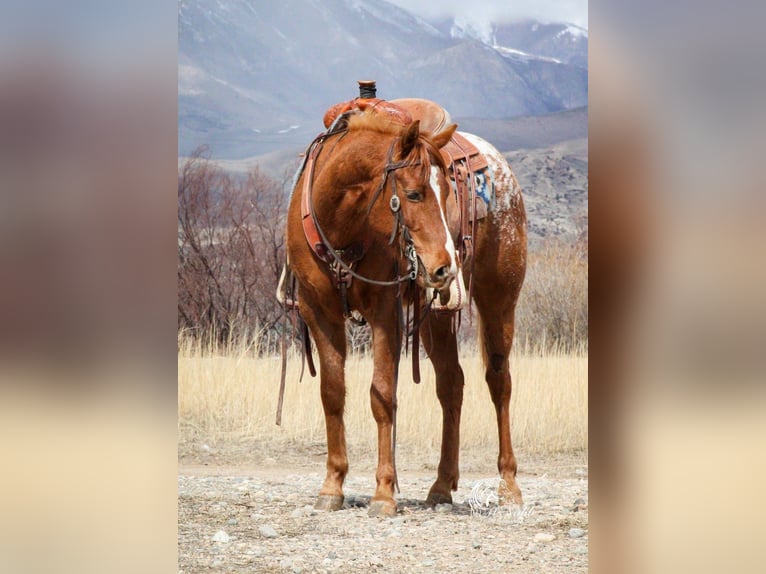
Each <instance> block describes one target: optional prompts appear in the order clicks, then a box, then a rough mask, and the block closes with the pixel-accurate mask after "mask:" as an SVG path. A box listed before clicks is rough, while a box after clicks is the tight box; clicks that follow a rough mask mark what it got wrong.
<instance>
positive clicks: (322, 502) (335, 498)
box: [314, 494, 343, 511]
mask: <svg viewBox="0 0 766 574" xmlns="http://www.w3.org/2000/svg"><path fill="white" fill-rule="evenodd" d="M314 508H315V509H317V510H330V511H332V510H340V509H341V508H343V495H342V494H320V495H319V496H318V497H317V501H316V504H315V505H314Z"/></svg>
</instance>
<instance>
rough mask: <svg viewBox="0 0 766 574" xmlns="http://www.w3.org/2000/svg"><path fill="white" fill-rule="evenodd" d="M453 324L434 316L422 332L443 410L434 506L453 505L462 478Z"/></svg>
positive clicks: (460, 397) (459, 396) (458, 380)
mask: <svg viewBox="0 0 766 574" xmlns="http://www.w3.org/2000/svg"><path fill="white" fill-rule="evenodd" d="M451 322H452V317H451V316H445V315H436V314H432V315H431V316H430V317H429V320H428V322H427V323H426V324H425V325H424V326H423V328H422V329H421V335H422V337H423V346H424V347H425V349H426V352H427V353H428V356H429V358H430V359H431V363H432V364H433V366H434V371H435V372H436V396H437V397H438V398H439V403H440V404H441V407H442V445H441V456H440V458H439V470H438V473H437V478H436V482H434V484H433V486H431V489H430V490H429V491H428V498H427V499H426V503H427V504H430V505H436V504H440V503H445V502H448V503H452V491H453V490H457V483H458V478H459V476H460V471H459V453H460V412H461V410H462V406H463V385H464V377H463V369H461V368H460V364H459V362H458V354H457V338H456V336H455V333H453V332H452V326H451Z"/></svg>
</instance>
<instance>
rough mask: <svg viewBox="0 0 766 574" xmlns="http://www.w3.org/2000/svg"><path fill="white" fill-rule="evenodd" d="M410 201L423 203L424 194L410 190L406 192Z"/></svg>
mask: <svg viewBox="0 0 766 574" xmlns="http://www.w3.org/2000/svg"><path fill="white" fill-rule="evenodd" d="M404 193H405V194H406V195H407V199H409V200H410V201H423V194H422V193H420V192H419V191H418V190H416V189H410V190H407V191H405V192H404Z"/></svg>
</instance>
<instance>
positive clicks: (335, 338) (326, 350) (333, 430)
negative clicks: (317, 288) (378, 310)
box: [301, 305, 348, 510]
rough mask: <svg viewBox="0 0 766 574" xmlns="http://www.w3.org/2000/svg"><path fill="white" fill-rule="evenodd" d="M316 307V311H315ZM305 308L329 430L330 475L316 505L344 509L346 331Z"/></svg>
mask: <svg viewBox="0 0 766 574" xmlns="http://www.w3.org/2000/svg"><path fill="white" fill-rule="evenodd" d="M312 307H313V308H312ZM315 308H317V306H310V305H305V306H304V305H302V306H301V314H302V315H303V318H304V320H305V321H306V324H307V325H308V327H309V329H310V331H311V334H312V335H313V337H314V341H315V342H316V347H317V351H318V354H319V369H320V374H319V376H320V393H321V396H322V408H323V409H324V416H325V429H326V431H327V474H326V476H325V480H324V483H323V484H322V488H321V490H320V491H319V496H318V497H317V501H316V504H315V508H317V509H319V510H338V509H340V508H341V507H342V506H343V482H344V480H345V479H346V474H347V473H348V457H347V454H346V430H345V426H344V423H343V409H344V407H345V402H346V382H345V362H346V332H345V325H344V323H343V321H342V319H341V321H335V322H333V321H330V320H328V319H327V318H325V317H323V316H320V315H319V314H318V313H316V312H315V311H314V309H315Z"/></svg>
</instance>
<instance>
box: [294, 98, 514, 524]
mask: <svg viewBox="0 0 766 574" xmlns="http://www.w3.org/2000/svg"><path fill="white" fill-rule="evenodd" d="M456 129H457V126H456V125H455V124H450V125H448V126H446V127H444V128H443V129H441V130H440V131H439V132H438V133H430V132H425V131H422V130H421V127H420V121H419V120H413V121H409V123H407V122H402V121H397V118H392V117H391V116H390V115H387V114H380V113H373V110H367V111H360V110H356V111H351V112H348V113H344V114H342V115H341V116H340V117H339V118H338V119H337V120H336V121H335V122H334V124H333V125H332V126H331V127H330V128H329V129H328V131H327V132H325V133H323V134H320V136H319V137H318V138H317V139H316V140H315V141H314V142H313V143H312V144H311V146H309V148H308V150H307V152H306V156H305V159H304V164H303V166H302V168H301V169H300V170H299V172H298V174H297V175H296V180H295V186H294V189H293V194H292V196H291V198H290V202H289V207H288V213H287V222H286V252H287V268H288V269H289V271H290V273H291V274H292V277H293V278H294V283H295V284H296V285H297V290H296V291H297V302H296V305H297V309H298V311H299V314H300V316H301V317H302V319H303V321H305V325H306V326H307V327H308V333H310V336H311V339H313V341H314V343H315V345H316V349H317V354H318V358H319V370H320V394H321V401H322V407H323V410H324V415H325V427H326V435H327V461H326V475H325V479H324V482H323V484H322V486H321V489H320V491H319V495H318V497H317V499H316V503H315V508H317V509H320V510H338V509H340V508H342V506H343V502H344V495H343V483H344V480H345V477H346V474H347V472H348V458H347V452H346V440H345V428H344V422H343V414H344V404H345V395H346V389H345V361H346V355H347V340H346V329H345V324H346V321H347V320H348V319H351V320H362V321H366V322H367V323H368V324H369V326H370V329H371V332H372V348H373V354H374V367H373V374H372V382H371V386H370V401H371V407H372V413H373V416H374V418H375V421H376V423H377V428H378V464H377V470H376V474H375V478H376V489H375V493H374V495H373V496H372V498H371V501H370V505H369V511H368V514H369V515H370V516H392V515H395V514H396V512H397V503H396V501H395V499H394V489H395V487H397V486H398V485H397V479H396V467H395V432H396V431H395V429H396V385H397V373H398V365H399V356H400V352H401V347H402V339H403V338H404V337H405V335H406V331H407V329H408V328H410V329H411V331H412V332H413V334H417V333H419V334H420V336H421V338H422V343H423V346H424V348H425V351H426V354H427V356H428V357H429V359H430V360H431V362H432V364H433V366H434V369H435V372H436V392H437V396H438V399H439V401H440V404H441V407H442V412H443V428H442V445H441V457H440V462H439V466H438V472H437V478H436V481H435V482H434V483H433V485H432V486H431V488H430V490H429V492H428V497H427V503H428V504H430V505H436V504H439V503H445V502H452V495H451V492H452V491H454V490H456V489H457V484H458V478H459V471H458V451H459V426H460V413H461V407H462V399H463V385H464V376H463V371H462V369H461V367H460V364H459V360H458V349H457V338H456V333H455V328H454V326H455V325H454V316H455V313H456V312H457V310H458V309H459V307H460V305H461V304H463V303H464V299H465V298H462V301H461V302H456V301H455V300H454V299H455V296H454V293H455V291H456V288H455V286H456V285H459V286H460V288H461V289H462V285H463V284H467V282H468V281H473V282H474V283H475V285H476V288H475V290H474V292H473V298H474V301H475V304H476V309H477V311H478V314H479V318H480V325H481V326H480V337H481V341H482V349H483V356H484V360H485V364H486V377H485V378H486V382H487V384H488V386H489V390H490V395H491V398H492V401H493V402H494V406H495V409H496V413H497V426H498V435H499V457H498V463H497V465H498V471H499V473H500V475H501V478H502V479H503V481H501V483H500V484H501V487H500V492H499V497H500V500H501V502H503V503H516V504H521V502H522V496H521V491H520V489H519V487H518V486H517V484H516V479H515V478H516V470H517V463H516V458H515V456H514V453H513V449H512V445H511V434H510V424H509V401H510V396H511V375H510V370H509V353H510V350H511V343H512V339H513V331H514V309H515V305H516V301H517V299H518V295H519V291H520V288H521V285H522V282H523V279H524V272H525V268H526V216H525V212H524V205H523V201H522V198H521V193H520V188H519V185H518V182H517V181H516V178H515V176H514V175H513V172H512V171H511V169H510V167H509V166H508V164H507V162H506V161H505V159H504V158H503V156H502V155H501V154H500V153H499V152H498V151H497V150H496V149H494V148H493V147H492V146H491V145H490V144H488V143H487V142H486V141H484V140H482V139H481V138H478V137H477V136H472V135H470V134H464V135H466V137H469V138H470V140H471V141H472V142H473V143H474V144H475V145H476V146H477V147H479V148H480V149H481V151H482V152H483V153H484V154H485V155H486V156H487V159H488V162H489V163H490V166H491V168H492V169H493V170H494V184H495V188H496V205H495V209H494V210H492V211H491V212H490V214H489V215H488V216H487V217H486V218H484V219H482V220H480V221H478V222H477V225H476V226H475V231H476V234H475V237H473V238H472V241H473V257H474V261H473V263H472V264H471V265H470V266H467V265H461V263H462V262H461V261H460V257H459V250H458V249H456V243H455V233H456V230H455V229H454V225H450V224H449V223H448V219H449V218H448V216H449V212H450V210H451V209H452V208H451V207H450V206H454V205H455V194H454V192H453V189H452V187H451V184H450V181H449V178H448V175H449V174H448V165H447V163H445V160H444V157H443V154H442V153H440V152H441V150H442V148H444V147H445V146H446V144H447V143H448V142H449V140H450V139H451V138H452V136H453V134H454V133H455V131H456ZM468 274H471V276H470V277H469V276H468ZM426 293H428V294H429V296H428V300H426V299H427V298H426ZM437 295H438V297H437ZM458 298H459V299H460V297H458ZM437 299H439V302H440V303H441V305H440V309H439V310H438V311H437V310H435V309H433V310H431V312H428V310H429V309H430V306H433V304H434V302H435V301H436V300H437ZM445 300H447V301H445ZM409 305H414V306H415V307H416V308H421V305H422V306H423V307H422V308H424V309H425V312H424V313H423V315H422V316H421V317H420V318H419V319H417V313H415V318H416V319H417V321H416V320H413V321H412V322H411V323H410V324H409V327H408V325H407V322H406V321H404V320H403V309H405V308H408V306H409ZM360 317H361V319H360ZM307 340H308V339H307ZM417 352H418V350H417V349H415V353H417ZM308 353H309V359H310V357H311V346H310V344H309V345H308ZM309 363H310V367H311V369H312V371H313V364H312V363H311V361H309ZM312 374H313V372H312Z"/></svg>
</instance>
